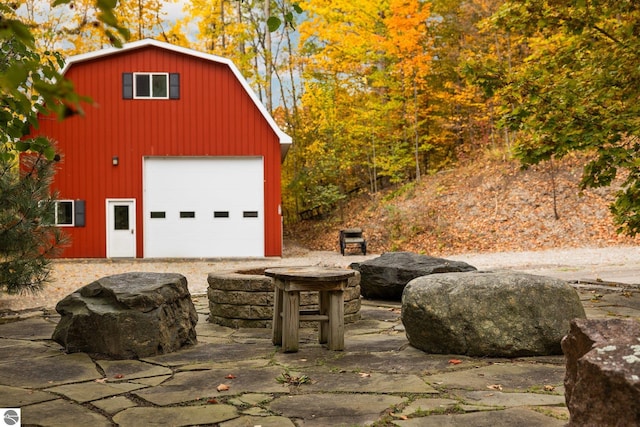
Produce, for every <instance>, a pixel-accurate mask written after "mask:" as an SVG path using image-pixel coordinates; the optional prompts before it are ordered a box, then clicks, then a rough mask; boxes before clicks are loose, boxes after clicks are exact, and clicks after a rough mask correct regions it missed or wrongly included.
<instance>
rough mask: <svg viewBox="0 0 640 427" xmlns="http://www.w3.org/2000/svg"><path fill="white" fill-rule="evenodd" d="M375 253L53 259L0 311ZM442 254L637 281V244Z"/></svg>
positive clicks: (198, 288)
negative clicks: (28, 291)
mask: <svg viewBox="0 0 640 427" xmlns="http://www.w3.org/2000/svg"><path fill="white" fill-rule="evenodd" d="M376 256H378V255H376V254H371V255H367V256H363V255H346V256H344V257H343V256H342V255H340V253H338V252H329V251H313V252H306V251H300V250H298V251H296V253H291V254H286V255H285V256H284V257H283V258H263V259H234V260H229V259H219V260H216V259H207V260H142V259H139V260H104V259H98V260H57V261H55V262H54V271H53V281H52V282H51V283H49V284H48V285H46V288H45V290H44V291H43V292H42V293H40V294H38V295H26V296H7V295H0V316H1V315H2V313H3V312H4V313H7V312H10V311H18V310H25V309H35V308H42V307H44V308H53V307H54V306H55V304H56V303H57V302H58V301H59V300H61V299H62V298H64V297H65V296H66V295H67V294H69V293H71V292H73V291H74V290H76V289H78V288H80V287H82V286H84V285H86V284H88V283H91V282H92V281H93V280H96V279H99V278H100V277H104V276H108V275H111V274H118V273H126V272H133V271H147V272H170V273H180V274H183V275H184V276H186V278H187V280H188V283H189V289H190V290H191V293H192V294H201V293H205V292H206V290H207V275H208V274H209V273H210V272H214V271H227V270H241V269H252V268H258V267H276V266H299V265H323V266H336V267H347V266H349V264H351V263H352V262H362V261H365V260H367V259H371V258H375V257H376ZM446 258H448V259H451V260H457V261H464V262H467V263H469V264H471V265H473V266H474V267H476V268H478V269H479V270H497V269H509V270H519V271H525V272H530V273H535V274H543V275H550V276H554V277H560V278H563V279H566V280H577V279H587V280H605V281H618V282H623V283H632V284H638V283H640V247H635V246H622V247H620V246H617V247H607V248H582V249H560V250H550V251H539V252H502V253H483V254H459V255H451V256H447V257H446Z"/></svg>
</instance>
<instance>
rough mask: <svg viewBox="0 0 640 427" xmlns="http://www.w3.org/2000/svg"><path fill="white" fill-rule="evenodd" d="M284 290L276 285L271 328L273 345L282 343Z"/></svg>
mask: <svg viewBox="0 0 640 427" xmlns="http://www.w3.org/2000/svg"><path fill="white" fill-rule="evenodd" d="M283 294H284V292H283V291H282V289H280V288H279V287H278V286H276V287H275V291H274V294H273V323H272V324H271V329H272V331H273V337H272V342H273V345H282V298H283Z"/></svg>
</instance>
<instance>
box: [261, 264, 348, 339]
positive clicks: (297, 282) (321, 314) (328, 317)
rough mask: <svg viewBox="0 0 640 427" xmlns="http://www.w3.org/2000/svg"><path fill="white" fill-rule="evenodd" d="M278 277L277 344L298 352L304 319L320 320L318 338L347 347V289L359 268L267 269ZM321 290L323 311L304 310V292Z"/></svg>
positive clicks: (275, 327)
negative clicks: (345, 321) (345, 317)
mask: <svg viewBox="0 0 640 427" xmlns="http://www.w3.org/2000/svg"><path fill="white" fill-rule="evenodd" d="M264 274H265V275H266V276H269V277H272V278H273V279H274V285H275V286H274V289H275V291H274V292H275V294H274V308H273V331H272V332H273V344H274V345H279V346H282V350H283V351H284V352H296V351H298V345H299V338H300V333H299V328H300V322H301V321H317V322H320V332H319V336H318V341H319V342H320V343H321V344H327V345H328V347H329V349H330V350H344V290H345V288H346V287H347V282H348V280H349V278H350V277H352V276H354V275H355V271H351V270H345V269H338V268H323V267H280V268H270V269H267V270H265V272H264ZM301 291H312V292H313V291H315V292H318V293H319V298H318V300H319V310H317V311H314V312H306V311H305V312H300V292H301Z"/></svg>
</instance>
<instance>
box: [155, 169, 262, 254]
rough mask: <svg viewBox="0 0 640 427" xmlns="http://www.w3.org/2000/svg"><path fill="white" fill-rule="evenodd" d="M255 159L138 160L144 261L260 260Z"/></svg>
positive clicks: (259, 201) (259, 197) (259, 193)
mask: <svg viewBox="0 0 640 427" xmlns="http://www.w3.org/2000/svg"><path fill="white" fill-rule="evenodd" d="M263 182H264V175H263V161H262V158H261V157H251V158H244V157H243V158H235V157H215V158H212V157H202V158H194V157H188V158H175V157H170V158H164V157H162V158H160V157H149V158H145V160H144V218H145V219H144V254H145V257H146V258H165V257H172V258H173V257H185V258H210V257H262V256H264V184H263Z"/></svg>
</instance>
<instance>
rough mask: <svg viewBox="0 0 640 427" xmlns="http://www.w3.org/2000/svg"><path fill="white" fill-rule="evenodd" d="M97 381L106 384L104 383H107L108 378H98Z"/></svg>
mask: <svg viewBox="0 0 640 427" xmlns="http://www.w3.org/2000/svg"><path fill="white" fill-rule="evenodd" d="M96 382H97V383H100V384H104V383H106V382H107V379H106V378H98V379H97V380H96Z"/></svg>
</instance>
